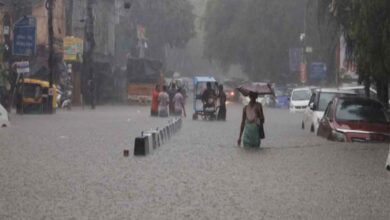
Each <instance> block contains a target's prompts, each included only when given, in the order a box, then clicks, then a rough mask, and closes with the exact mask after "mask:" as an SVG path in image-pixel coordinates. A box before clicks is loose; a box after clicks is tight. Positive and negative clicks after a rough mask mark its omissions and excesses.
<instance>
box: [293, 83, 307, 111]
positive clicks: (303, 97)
mask: <svg viewBox="0 0 390 220" xmlns="http://www.w3.org/2000/svg"><path fill="white" fill-rule="evenodd" d="M311 94H312V90H311V89H310V88H308V87H306V88H296V89H293V91H292V92H291V97H290V112H304V111H305V109H306V107H307V106H308V105H309V100H310V97H311Z"/></svg>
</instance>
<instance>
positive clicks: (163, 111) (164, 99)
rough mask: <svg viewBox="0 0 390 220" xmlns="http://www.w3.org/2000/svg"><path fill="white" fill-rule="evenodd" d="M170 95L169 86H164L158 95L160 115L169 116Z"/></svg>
mask: <svg viewBox="0 0 390 220" xmlns="http://www.w3.org/2000/svg"><path fill="white" fill-rule="evenodd" d="M168 106H169V95H168V93H167V86H163V89H162V91H161V92H160V94H159V95H158V116H160V117H168V114H169V113H168Z"/></svg>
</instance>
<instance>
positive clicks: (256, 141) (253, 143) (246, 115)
mask: <svg viewBox="0 0 390 220" xmlns="http://www.w3.org/2000/svg"><path fill="white" fill-rule="evenodd" d="M257 97H258V94H257V93H254V92H250V93H249V98H250V102H249V104H248V105H246V106H245V107H244V109H243V111H242V120H241V127H240V136H239V137H238V141H237V144H238V146H240V145H241V138H243V145H244V147H252V148H256V147H260V144H261V138H264V137H263V136H264V130H263V129H264V128H263V124H264V114H263V107H262V105H261V103H258V102H256V99H257Z"/></svg>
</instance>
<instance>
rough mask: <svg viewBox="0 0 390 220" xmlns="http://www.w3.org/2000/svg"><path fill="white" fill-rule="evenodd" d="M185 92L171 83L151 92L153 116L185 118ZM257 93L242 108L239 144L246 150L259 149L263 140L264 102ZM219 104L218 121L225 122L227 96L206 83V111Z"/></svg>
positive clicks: (221, 89)
mask: <svg viewBox="0 0 390 220" xmlns="http://www.w3.org/2000/svg"><path fill="white" fill-rule="evenodd" d="M185 97H186V95H185V91H183V89H182V88H180V87H179V88H176V86H175V84H172V85H171V86H170V88H168V87H167V86H166V85H164V86H162V88H160V85H156V87H155V89H154V91H153V93H152V105H151V115H152V116H158V117H168V116H169V115H171V116H178V117H181V116H184V117H186V110H185ZM257 97H258V94H257V93H253V92H251V93H249V98H250V102H249V104H248V105H246V106H245V107H244V108H243V112H242V120H241V126H240V134H239V138H238V141H237V144H238V145H241V144H243V145H244V146H246V147H255V148H256V147H260V144H261V139H263V138H264V127H263V124H264V113H263V107H262V105H261V103H258V102H256V99H257ZM216 101H218V107H219V108H218V115H217V119H218V120H226V93H225V92H224V89H223V85H218V90H217V91H216V90H214V89H213V88H212V85H211V83H207V88H206V90H205V91H204V92H203V93H202V102H203V108H204V109H206V108H208V107H215V105H216V104H215V103H216Z"/></svg>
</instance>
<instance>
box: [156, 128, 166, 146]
mask: <svg viewBox="0 0 390 220" xmlns="http://www.w3.org/2000/svg"><path fill="white" fill-rule="evenodd" d="M158 137H159V139H160V145H163V144H165V138H164V130H163V129H159V130H158Z"/></svg>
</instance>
